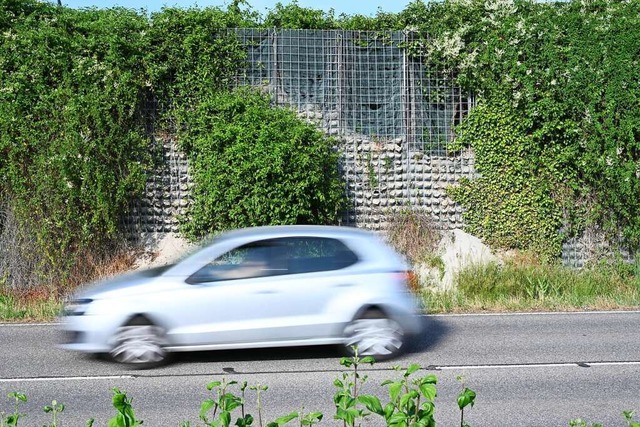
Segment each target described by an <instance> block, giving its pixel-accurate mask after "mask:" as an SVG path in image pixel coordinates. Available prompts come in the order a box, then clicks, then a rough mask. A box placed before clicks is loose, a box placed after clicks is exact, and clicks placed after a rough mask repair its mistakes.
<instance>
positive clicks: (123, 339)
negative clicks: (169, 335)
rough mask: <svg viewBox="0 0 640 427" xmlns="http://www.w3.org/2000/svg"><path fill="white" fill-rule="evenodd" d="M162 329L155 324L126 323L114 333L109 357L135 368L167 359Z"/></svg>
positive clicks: (151, 365)
mask: <svg viewBox="0 0 640 427" xmlns="http://www.w3.org/2000/svg"><path fill="white" fill-rule="evenodd" d="M164 344H165V340H164V329H162V328H161V327H159V326H155V325H131V324H129V325H126V326H122V327H120V328H118V330H117V332H116V334H115V335H114V346H113V348H112V350H111V351H110V353H109V354H110V355H111V357H112V358H113V359H114V360H115V361H116V362H119V363H124V364H127V365H130V366H132V367H136V368H149V367H153V366H157V365H159V364H161V363H162V362H164V361H165V360H166V359H167V352H166V350H165V349H164Z"/></svg>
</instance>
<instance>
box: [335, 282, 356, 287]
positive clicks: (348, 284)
mask: <svg viewBox="0 0 640 427" xmlns="http://www.w3.org/2000/svg"><path fill="white" fill-rule="evenodd" d="M352 286H353V285H352V284H351V283H341V284H339V285H333V287H334V288H350V287H352Z"/></svg>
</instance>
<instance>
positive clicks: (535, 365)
mask: <svg viewBox="0 0 640 427" xmlns="http://www.w3.org/2000/svg"><path fill="white" fill-rule="evenodd" d="M620 365H622V366H624V365H629V366H633V365H640V361H638V362H571V363H531V364H513V365H508V364H505V365H459V366H430V367H429V370H439V371H449V370H456V369H457V370H460V369H512V368H516V369H520V368H566V367H570V368H587V367H592V366H620Z"/></svg>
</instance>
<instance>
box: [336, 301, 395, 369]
mask: <svg viewBox="0 0 640 427" xmlns="http://www.w3.org/2000/svg"><path fill="white" fill-rule="evenodd" d="M344 335H345V342H344V345H345V346H346V348H347V351H349V352H350V353H352V354H353V347H356V348H357V349H358V354H359V355H361V356H373V357H374V358H375V359H376V360H384V359H390V358H392V357H394V356H397V355H398V354H399V353H400V352H401V351H402V347H403V344H404V331H403V329H402V327H401V326H400V324H399V323H398V322H396V321H395V320H393V319H390V318H388V317H387V316H386V315H385V314H384V313H382V312H381V311H379V310H370V311H367V312H366V313H364V315H362V316H360V317H359V318H357V319H356V320H354V321H352V322H351V323H349V325H347V327H346V328H345V331H344Z"/></svg>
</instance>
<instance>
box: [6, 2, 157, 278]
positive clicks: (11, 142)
mask: <svg viewBox="0 0 640 427" xmlns="http://www.w3.org/2000/svg"><path fill="white" fill-rule="evenodd" d="M0 25H1V26H2V37H1V38H0V82H1V83H0V85H1V86H0V176H1V177H2V179H1V180H0V191H2V193H3V195H4V196H3V198H4V199H5V200H6V201H7V202H6V203H9V204H10V205H11V208H12V210H13V212H14V213H15V214H16V217H17V218H18V219H19V223H20V225H21V227H25V228H26V229H27V230H28V233H29V234H32V235H34V236H35V237H36V239H37V242H38V247H37V248H34V249H35V250H39V251H42V252H43V253H44V254H45V259H46V262H47V263H49V264H51V265H52V266H53V267H55V266H56V265H66V263H69V262H72V260H73V256H72V255H73V253H75V251H77V250H78V249H79V248H81V247H85V246H87V245H89V244H99V243H100V242H102V241H104V240H105V239H109V238H111V237H112V236H114V235H115V234H116V232H117V228H118V220H119V217H120V214H121V213H122V212H123V210H124V209H125V207H126V206H127V204H128V203H129V201H130V200H131V198H132V197H133V196H135V195H136V194H139V192H140V191H141V189H142V188H143V185H144V180H145V167H146V164H147V156H146V153H148V139H147V138H146V137H145V135H144V134H145V132H144V123H143V121H142V115H141V114H140V106H141V103H142V100H143V99H144V98H145V95H146V87H145V86H146V80H147V79H146V76H145V72H144V68H143V67H140V64H141V63H143V58H144V55H145V51H146V42H145V38H144V32H145V29H146V28H147V22H146V20H145V19H143V18H142V17H140V16H138V15H136V14H134V13H132V12H129V11H127V10H123V9H112V10H85V11H81V12H80V11H75V10H73V9H67V8H57V7H54V6H53V5H50V4H48V3H42V2H31V1H15V2H13V1H11V2H2V5H1V7H0Z"/></svg>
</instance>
